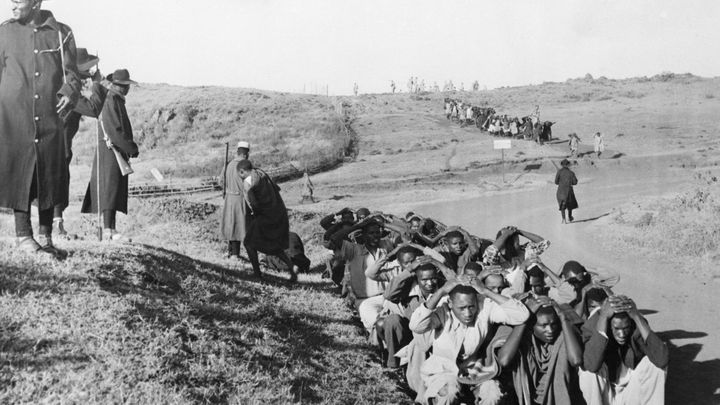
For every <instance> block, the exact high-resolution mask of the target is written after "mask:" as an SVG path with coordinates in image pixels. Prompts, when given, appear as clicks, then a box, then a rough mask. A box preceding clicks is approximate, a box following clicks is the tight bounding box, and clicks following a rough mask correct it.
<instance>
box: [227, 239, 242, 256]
mask: <svg viewBox="0 0 720 405" xmlns="http://www.w3.org/2000/svg"><path fill="white" fill-rule="evenodd" d="M228 252H229V253H230V256H240V241H239V240H231V241H229V242H228Z"/></svg>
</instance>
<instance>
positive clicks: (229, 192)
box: [220, 141, 250, 259]
mask: <svg viewBox="0 0 720 405" xmlns="http://www.w3.org/2000/svg"><path fill="white" fill-rule="evenodd" d="M249 157H250V144H249V143H248V142H245V141H240V142H238V145H237V154H236V157H235V159H233V160H231V161H230V162H229V163H228V164H227V166H226V168H225V173H224V176H225V203H224V204H223V210H222V220H221V222H220V234H221V235H222V237H223V239H225V240H227V241H228V256H229V257H231V258H235V259H239V258H240V246H241V245H242V243H243V241H244V240H245V234H246V232H247V226H246V220H245V217H246V209H245V208H246V205H245V190H244V183H243V179H242V177H240V174H238V170H237V167H238V163H240V162H241V161H243V160H247V159H248V158H249Z"/></svg>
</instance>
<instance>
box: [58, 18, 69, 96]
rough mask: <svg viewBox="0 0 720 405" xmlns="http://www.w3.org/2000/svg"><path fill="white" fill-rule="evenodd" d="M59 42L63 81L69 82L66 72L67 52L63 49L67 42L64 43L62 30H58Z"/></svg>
mask: <svg viewBox="0 0 720 405" xmlns="http://www.w3.org/2000/svg"><path fill="white" fill-rule="evenodd" d="M68 36H69V35H68ZM58 42H59V44H60V49H59V51H60V63H61V64H62V71H63V83H65V84H67V73H66V72H65V52H63V50H64V48H65V44H64V43H63V39H62V32H61V31H60V30H58Z"/></svg>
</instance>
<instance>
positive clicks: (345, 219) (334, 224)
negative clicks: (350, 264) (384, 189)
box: [320, 207, 355, 286]
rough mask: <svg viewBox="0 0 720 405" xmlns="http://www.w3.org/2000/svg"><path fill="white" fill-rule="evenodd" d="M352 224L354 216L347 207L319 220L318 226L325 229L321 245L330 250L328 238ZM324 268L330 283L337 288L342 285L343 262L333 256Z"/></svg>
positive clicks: (350, 226)
mask: <svg viewBox="0 0 720 405" xmlns="http://www.w3.org/2000/svg"><path fill="white" fill-rule="evenodd" d="M354 224H355V214H353V212H352V210H351V209H350V208H347V207H345V208H343V209H341V210H340V211H338V212H336V213H334V214H330V215H328V216H326V217H324V218H323V219H321V220H320V226H322V227H323V229H325V234H324V235H323V245H324V246H325V247H326V248H328V249H330V238H331V237H332V236H333V235H334V234H336V233H337V232H339V231H341V230H344V229H349V228H352V226H353V225H354ZM346 237H347V236H346ZM326 266H327V273H328V275H329V276H330V278H331V279H332V281H333V282H334V283H335V284H337V285H338V286H339V285H342V279H343V275H344V273H345V262H344V261H342V260H340V259H338V258H337V257H336V256H333V257H331V258H330V259H328V261H327V264H326Z"/></svg>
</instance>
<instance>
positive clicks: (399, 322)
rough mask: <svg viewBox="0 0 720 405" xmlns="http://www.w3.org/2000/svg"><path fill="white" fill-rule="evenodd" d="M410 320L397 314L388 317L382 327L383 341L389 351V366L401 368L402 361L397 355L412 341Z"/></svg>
mask: <svg viewBox="0 0 720 405" xmlns="http://www.w3.org/2000/svg"><path fill="white" fill-rule="evenodd" d="M409 323H410V322H409V320H408V319H406V318H405V317H402V316H400V315H397V314H390V315H388V316H387V317H386V318H385V320H384V321H383V325H382V329H383V330H382V335H381V336H382V340H383V342H384V343H385V349H386V350H387V356H388V358H387V366H388V367H399V366H400V360H399V359H398V358H397V357H395V353H397V352H398V350H400V349H402V348H403V347H404V346H405V345H407V344H408V343H410V340H412V333H411V332H410V325H409Z"/></svg>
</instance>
